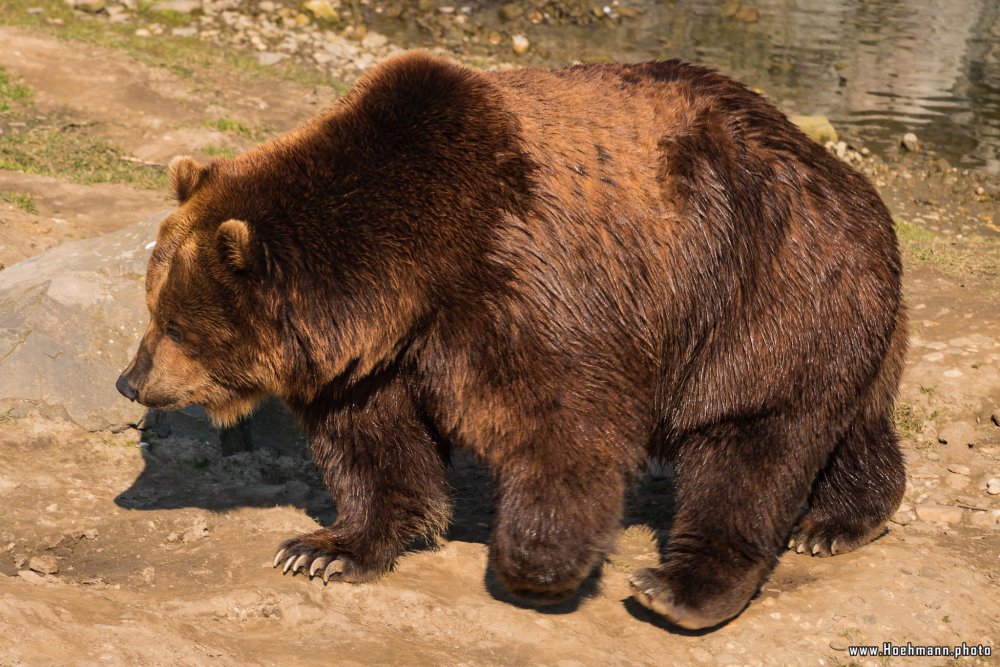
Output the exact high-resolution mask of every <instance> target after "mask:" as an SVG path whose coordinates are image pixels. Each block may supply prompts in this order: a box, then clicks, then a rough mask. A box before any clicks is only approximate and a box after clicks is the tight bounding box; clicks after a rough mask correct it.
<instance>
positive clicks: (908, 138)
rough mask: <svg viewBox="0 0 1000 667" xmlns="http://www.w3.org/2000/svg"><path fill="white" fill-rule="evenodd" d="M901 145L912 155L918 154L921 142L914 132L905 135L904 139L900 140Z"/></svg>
mask: <svg viewBox="0 0 1000 667" xmlns="http://www.w3.org/2000/svg"><path fill="white" fill-rule="evenodd" d="M900 143H901V144H902V145H903V148H905V149H906V150H908V151H910V152H911V153H916V152H917V151H919V150H920V140H919V139H917V135H915V134H913V133H912V132H907V133H906V134H904V135H903V137H902V139H900Z"/></svg>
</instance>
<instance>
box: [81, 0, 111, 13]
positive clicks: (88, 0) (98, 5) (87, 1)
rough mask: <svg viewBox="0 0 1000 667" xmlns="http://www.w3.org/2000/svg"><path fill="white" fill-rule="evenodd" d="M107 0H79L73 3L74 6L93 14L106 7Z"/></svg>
mask: <svg viewBox="0 0 1000 667" xmlns="http://www.w3.org/2000/svg"><path fill="white" fill-rule="evenodd" d="M107 5H108V3H107V0H77V2H75V3H74V4H73V6H74V7H76V8H77V9H80V10H82V11H85V12H90V13H91V14H96V13H97V12H99V11H101V10H102V9H104V8H105V7H107Z"/></svg>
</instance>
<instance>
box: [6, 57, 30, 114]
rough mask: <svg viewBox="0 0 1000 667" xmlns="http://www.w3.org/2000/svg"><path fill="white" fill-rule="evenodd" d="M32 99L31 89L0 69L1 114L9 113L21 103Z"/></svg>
mask: <svg viewBox="0 0 1000 667" xmlns="http://www.w3.org/2000/svg"><path fill="white" fill-rule="evenodd" d="M29 99H31V88H28V87H27V86H25V85H22V84H20V83H18V82H17V81H15V80H14V78H13V77H11V75H10V74H8V73H7V72H6V71H5V70H4V68H2V67H0V114H2V113H7V112H8V111H10V110H11V109H12V108H14V106H15V105H16V104H18V103H19V102H24V101H27V100H29Z"/></svg>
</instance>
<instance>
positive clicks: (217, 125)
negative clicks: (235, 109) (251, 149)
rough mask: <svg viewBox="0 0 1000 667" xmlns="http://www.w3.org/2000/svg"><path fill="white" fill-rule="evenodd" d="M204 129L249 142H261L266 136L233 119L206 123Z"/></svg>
mask: <svg viewBox="0 0 1000 667" xmlns="http://www.w3.org/2000/svg"><path fill="white" fill-rule="evenodd" d="M205 127H210V128H212V129H213V130H218V131H219V132H225V133H226V134H232V135H235V136H237V137H243V138H244V139H249V140H251V141H262V140H263V139H264V137H265V136H267V135H266V134H265V132H264V131H263V130H260V129H255V128H251V127H250V126H248V125H247V124H246V123H243V122H242V121H238V120H235V119H233V118H218V119H216V120H210V121H206V122H205Z"/></svg>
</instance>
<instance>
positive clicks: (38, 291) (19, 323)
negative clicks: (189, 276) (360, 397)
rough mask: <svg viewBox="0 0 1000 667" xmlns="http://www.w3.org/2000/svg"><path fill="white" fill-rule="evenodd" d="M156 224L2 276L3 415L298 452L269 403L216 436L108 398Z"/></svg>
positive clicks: (132, 330) (138, 302) (61, 250)
mask: <svg viewBox="0 0 1000 667" xmlns="http://www.w3.org/2000/svg"><path fill="white" fill-rule="evenodd" d="M160 217H161V216H156V217H153V218H149V219H147V220H144V221H142V222H140V223H138V224H136V225H133V226H131V227H126V228H125V229H121V230H119V231H117V232H113V233H111V234H106V235H104V236H99V237H96V238H92V239H86V240H83V241H76V242H73V243H66V244H64V245H61V246H58V247H56V248H53V249H51V250H49V251H47V252H44V253H42V254H41V255H37V256H35V257H32V258H31V259H28V260H25V261H23V262H21V263H19V264H16V265H14V266H11V267H9V268H7V269H5V270H3V271H0V415H3V414H10V415H13V416H22V415H24V414H26V413H28V412H30V411H33V410H37V411H39V412H41V413H42V414H44V415H46V416H50V417H62V418H64V419H67V420H70V421H72V422H74V423H76V424H79V425H80V426H82V427H84V428H86V429H88V430H92V431H95V430H102V429H112V430H117V429H120V428H125V427H127V426H130V425H136V424H142V425H144V426H147V427H151V428H153V429H154V430H155V431H156V432H158V433H160V434H161V435H167V434H187V435H190V436H192V437H197V438H199V439H203V440H214V441H216V442H218V443H219V444H220V446H222V447H223V449H224V450H225V451H229V452H233V451H239V450H241V449H249V448H251V447H252V446H260V445H264V446H270V447H273V448H275V449H279V450H282V451H286V452H291V451H293V450H295V451H302V440H303V439H302V435H301V433H300V432H299V431H298V429H297V428H296V427H295V425H294V422H293V421H292V420H291V418H290V417H289V416H288V414H287V412H285V410H284V409H283V408H282V407H281V406H280V405H279V404H278V403H277V402H275V401H270V402H268V403H267V404H265V405H264V406H263V407H262V409H261V410H259V411H258V413H257V414H255V415H254V416H253V417H251V418H250V420H248V421H247V422H246V423H244V424H241V425H239V426H237V427H235V428H233V429H229V430H228V431H226V432H224V433H219V432H218V430H216V429H213V428H211V427H210V426H209V425H208V419H207V417H206V416H205V414H204V412H203V411H202V410H200V409H199V408H190V409H187V410H184V411H181V412H178V413H170V414H166V413H164V414H160V413H150V414H147V410H146V408H143V407H142V406H141V405H137V404H135V403H130V402H129V401H127V400H126V399H124V398H122V396H121V395H119V394H118V392H117V391H116V390H115V380H116V379H117V378H118V374H119V373H120V372H121V371H122V369H124V368H125V366H126V364H128V361H129V359H131V357H132V355H133V354H134V353H135V350H136V347H137V346H138V343H139V339H140V338H141V337H142V332H143V330H144V328H145V326H146V322H147V321H148V317H149V314H148V312H147V310H146V304H145V297H144V277H145V273H146V263H147V260H148V259H149V253H150V249H151V243H152V242H153V240H154V239H155V238H156V229H157V226H158V225H159V220H160Z"/></svg>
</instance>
